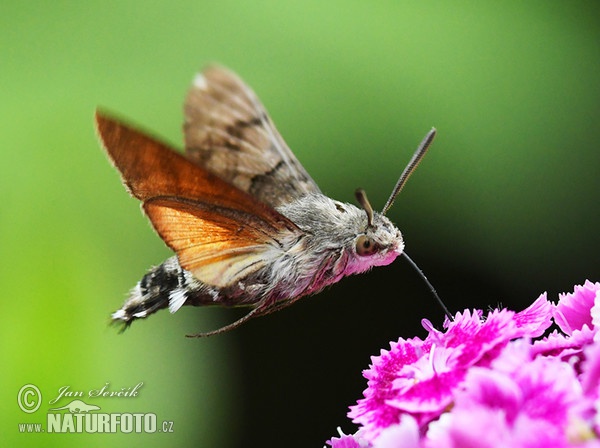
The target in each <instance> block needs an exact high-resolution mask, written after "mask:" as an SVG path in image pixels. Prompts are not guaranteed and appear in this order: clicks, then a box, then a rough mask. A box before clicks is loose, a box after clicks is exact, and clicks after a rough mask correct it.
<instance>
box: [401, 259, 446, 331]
mask: <svg viewBox="0 0 600 448" xmlns="http://www.w3.org/2000/svg"><path fill="white" fill-rule="evenodd" d="M402 255H403V256H404V258H406V260H407V261H408V262H409V263H410V265H411V266H412V267H413V268H414V269H415V270H416V271H417V273H418V274H419V276H420V277H421V278H422V279H423V281H424V282H425V284H426V285H427V287H428V288H429V290H430V291H431V293H432V294H433V296H434V297H435V300H437V302H438V304H439V305H440V306H441V307H442V310H444V314H445V315H446V316H447V317H448V319H450V320H451V321H452V320H454V316H452V313H450V311H449V310H448V308H447V307H446V305H445V304H444V302H443V301H442V299H441V298H440V296H439V295H438V293H437V291H436V290H435V288H434V287H433V285H432V284H431V282H430V281H429V280H428V279H427V277H426V276H425V274H424V273H423V271H422V270H421V268H419V266H417V263H415V262H414V261H413V260H412V258H410V257H409V256H408V254H407V253H406V252H402Z"/></svg>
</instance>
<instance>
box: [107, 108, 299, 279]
mask: <svg viewBox="0 0 600 448" xmlns="http://www.w3.org/2000/svg"><path fill="white" fill-rule="evenodd" d="M96 123H97V128H98V133H99V135H100V137H101V139H102V142H103V143H104V147H105V149H106V151H107V153H108V154H109V156H110V159H111V160H112V162H113V163H114V165H115V166H116V167H117V168H118V170H119V171H120V172H121V175H122V178H123V182H124V183H125V185H126V186H127V187H128V188H129V190H130V192H131V194H132V195H133V196H135V197H136V198H138V199H140V200H141V201H143V202H144V210H145V211H146V213H147V215H148V217H149V218H150V220H151V222H152V224H153V226H154V228H155V229H156V231H157V232H158V234H159V235H160V236H161V238H162V239H163V240H164V241H165V242H166V243H167V245H168V246H169V247H171V248H172V249H173V250H174V251H175V252H176V253H177V256H178V258H179V262H180V264H181V266H182V267H183V268H184V269H186V270H189V271H190V272H192V273H193V274H194V276H196V277H197V278H198V279H199V280H201V281H203V282H205V283H207V284H210V285H213V286H217V287H225V286H229V285H231V284H232V283H234V282H236V281H237V280H239V279H241V278H242V277H243V276H245V275H247V274H248V273H250V272H252V271H254V270H256V269H259V268H260V267H262V266H264V264H265V263H267V262H268V261H269V258H270V256H274V254H275V253H276V251H275V252H274V251H273V249H277V247H279V244H278V240H279V239H282V238H285V237H286V236H288V237H289V236H290V235H294V234H299V233H300V230H299V229H298V227H296V225H295V224H294V223H293V222H291V221H290V220H289V219H287V218H286V217H284V216H283V215H281V214H280V213H278V212H277V211H276V210H274V209H272V208H271V207H269V206H267V205H266V204H263V203H262V202H259V201H258V200H256V199H254V198H253V197H252V196H250V195H249V194H248V193H245V192H244V191H242V190H240V189H238V188H236V187H234V186H233V185H231V184H229V183H227V182H225V181H224V180H222V179H221V178H219V177H218V176H216V175H214V174H212V173H211V172H209V171H207V170H206V169H204V168H202V167H201V166H199V165H196V164H194V163H192V162H190V161H189V160H188V159H186V158H185V157H184V156H183V155H181V154H179V153H177V152H176V151H173V150H172V149H171V148H170V147H168V146H167V145H165V144H163V143H161V142H158V141H157V140H154V139H153V138H151V137H149V136H147V135H144V134H142V133H141V132H139V131H137V130H135V129H133V128H130V127H128V126H126V125H125V124H123V123H121V122H120V121H118V120H116V119H113V118H110V117H108V116H107V115H105V114H103V113H100V112H97V113H96Z"/></svg>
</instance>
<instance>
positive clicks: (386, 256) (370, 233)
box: [354, 189, 404, 266]
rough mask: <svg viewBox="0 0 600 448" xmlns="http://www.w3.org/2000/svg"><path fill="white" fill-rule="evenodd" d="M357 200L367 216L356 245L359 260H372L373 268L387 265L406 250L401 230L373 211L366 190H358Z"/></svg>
mask: <svg viewBox="0 0 600 448" xmlns="http://www.w3.org/2000/svg"><path fill="white" fill-rule="evenodd" d="M356 198H357V200H358V202H359V203H360V205H361V207H362V208H363V210H364V211H365V214H366V217H367V219H366V226H365V228H364V230H363V232H362V233H360V234H359V235H357V237H356V239H355V241H354V244H355V251H356V255H357V256H358V257H359V258H363V259H367V258H368V259H370V263H369V264H370V265H371V266H381V265H386V264H389V263H391V262H392V261H394V259H395V258H396V257H397V256H398V255H400V254H401V253H402V251H403V250H404V241H403V239H402V234H401V233H400V230H398V228H397V227H396V226H395V225H394V224H392V222H391V221H390V220H389V219H388V218H387V217H386V216H384V215H383V214H381V213H377V212H374V211H373V207H371V204H370V202H369V200H368V199H367V195H366V193H365V191H364V190H362V189H358V190H356Z"/></svg>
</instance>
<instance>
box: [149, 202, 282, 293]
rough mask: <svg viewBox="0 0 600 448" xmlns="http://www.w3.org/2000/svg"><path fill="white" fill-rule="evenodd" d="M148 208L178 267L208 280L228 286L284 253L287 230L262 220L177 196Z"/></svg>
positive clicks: (213, 283) (206, 281) (152, 204)
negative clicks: (283, 245)
mask: <svg viewBox="0 0 600 448" xmlns="http://www.w3.org/2000/svg"><path fill="white" fill-rule="evenodd" d="M144 210H145V211H146V213H147V215H148V216H149V217H150V220H151V221H152V223H153V224H154V228H155V229H156V231H157V232H158V234H159V235H160V236H161V238H162V239H163V240H164V241H165V242H166V243H167V244H168V245H169V247H171V248H172V249H173V250H174V251H175V252H177V255H178V258H179V263H180V264H181V265H182V266H184V267H185V269H187V270H188V271H190V272H191V273H192V274H194V276H195V277H197V278H199V279H201V280H202V281H203V282H205V283H207V284H209V285H214V286H219V287H225V286H229V285H232V284H235V283H236V282H237V281H239V280H241V279H242V278H244V277H245V276H246V275H248V274H250V273H252V272H254V271H256V270H258V269H260V268H261V267H263V266H265V265H266V264H267V263H268V262H269V261H271V259H272V257H275V256H277V255H279V254H281V251H282V249H281V245H280V244H279V241H278V238H281V237H283V236H284V235H285V234H286V233H288V232H282V231H280V230H277V229H274V228H272V227H271V226H270V225H269V223H267V222H264V221H262V220H261V218H259V217H257V216H252V215H246V214H245V212H240V211H237V210H231V209H219V208H217V207H214V206H207V205H206V204H203V203H198V202H192V201H182V200H180V199H178V198H166V197H165V198H156V199H150V200H148V201H147V202H146V203H145V204H144Z"/></svg>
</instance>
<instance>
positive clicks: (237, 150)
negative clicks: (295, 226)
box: [184, 67, 320, 207]
mask: <svg viewBox="0 0 600 448" xmlns="http://www.w3.org/2000/svg"><path fill="white" fill-rule="evenodd" d="M184 134H185V147H186V154H187V155H188V157H189V158H190V159H191V160H193V161H195V162H196V163H198V164H199V165H201V166H203V167H205V168H206V169H207V170H209V171H211V172H213V173H215V174H217V175H218V176H220V177H221V178H223V179H225V180H226V181H228V182H230V183H232V184H233V185H235V186H236V187H238V188H239V189H241V190H243V191H245V192H247V193H249V194H251V195H252V196H254V197H255V198H256V199H258V200H260V201H262V202H264V203H266V204H269V205H271V206H272V207H277V206H279V205H281V204H286V203H289V202H291V201H293V200H294V199H297V198H299V197H302V196H304V195H306V194H309V193H319V192H320V190H319V187H318V186H317V184H316V183H315V182H314V181H313V180H312V178H311V177H310V175H309V174H308V173H307V172H306V170H305V169H304V168H303V167H302V165H301V164H300V162H299V161H298V159H296V157H295V156H294V154H293V153H292V151H291V150H290V149H289V148H288V146H287V145H286V143H285V141H284V140H283V138H282V137H281V135H280V134H279V132H278V131H277V129H276V128H275V125H274V124H273V121H272V120H271V118H270V117H269V115H268V113H267V111H266V110H265V108H264V107H263V105H262V104H261V103H260V101H259V99H258V98H257V96H256V95H255V94H254V92H253V91H252V90H251V89H250V88H249V87H248V86H247V85H246V84H245V83H244V82H243V81H242V80H241V79H240V78H238V77H237V76H236V75H235V74H234V73H232V72H230V71H228V70H226V69H224V68H221V67H209V68H208V69H206V70H205V71H204V72H202V73H200V74H198V75H196V78H195V79H194V82H193V84H192V87H191V88H190V90H189V92H188V95H187V99H186V102H185V124H184Z"/></svg>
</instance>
